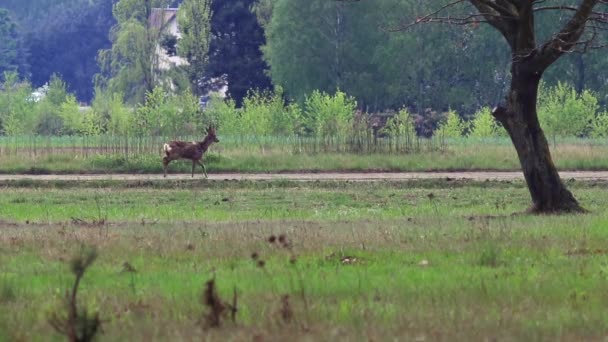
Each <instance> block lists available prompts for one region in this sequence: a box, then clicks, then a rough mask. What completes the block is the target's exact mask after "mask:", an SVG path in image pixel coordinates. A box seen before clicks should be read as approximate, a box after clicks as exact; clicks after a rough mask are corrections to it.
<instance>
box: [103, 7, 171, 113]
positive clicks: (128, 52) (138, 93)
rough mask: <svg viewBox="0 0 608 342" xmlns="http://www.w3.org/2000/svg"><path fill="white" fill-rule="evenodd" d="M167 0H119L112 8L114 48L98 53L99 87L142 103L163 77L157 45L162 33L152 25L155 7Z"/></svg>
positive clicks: (166, 82) (129, 101)
mask: <svg viewBox="0 0 608 342" xmlns="http://www.w3.org/2000/svg"><path fill="white" fill-rule="evenodd" d="M164 4H165V1H164V0H120V1H119V2H118V3H116V5H115V6H114V9H113V15H114V17H115V18H116V21H117V23H116V25H115V26H113V27H112V30H111V31H110V32H111V34H110V40H111V42H112V47H111V48H110V49H106V50H101V51H100V52H99V57H98V59H99V63H100V67H101V73H100V74H98V75H97V76H96V86H97V87H101V88H107V89H108V91H109V92H111V93H121V94H124V96H125V100H127V102H128V103H130V104H138V103H142V102H144V100H145V97H146V94H147V93H148V92H151V91H152V90H153V89H154V87H155V86H157V85H160V84H165V85H166V86H168V87H170V83H171V82H170V81H167V80H162V78H161V75H160V73H161V72H160V70H159V69H158V58H157V55H156V48H157V45H158V44H159V42H160V39H161V32H159V30H158V29H156V28H154V27H152V25H151V24H150V20H149V19H148V18H150V15H151V13H152V8H155V7H160V8H164V7H165V6H164ZM163 81H164V82H163Z"/></svg>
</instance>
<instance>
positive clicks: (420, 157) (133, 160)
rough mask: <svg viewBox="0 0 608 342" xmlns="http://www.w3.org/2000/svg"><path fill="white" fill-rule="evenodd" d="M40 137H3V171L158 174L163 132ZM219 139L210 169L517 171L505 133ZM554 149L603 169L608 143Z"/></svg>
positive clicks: (571, 163)
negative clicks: (367, 140)
mask: <svg viewBox="0 0 608 342" xmlns="http://www.w3.org/2000/svg"><path fill="white" fill-rule="evenodd" d="M15 139H16V138H15ZM32 139H34V138H32ZM40 139H41V140H40V141H37V142H36V143H28V140H23V141H21V140H18V141H16V142H15V141H11V138H5V139H0V173H31V174H40V173H118V172H120V173H161V172H162V164H161V151H160V149H161V148H160V146H161V145H162V142H163V141H164V140H162V138H149V139H147V140H145V141H144V142H142V143H141V144H140V145H137V144H136V143H137V141H132V142H130V143H129V144H127V145H125V146H128V148H126V149H125V148H124V147H123V146H121V145H120V143H121V140H120V139H119V140H116V141H112V143H115V144H116V145H108V144H110V143H109V142H107V141H104V140H103V139H102V138H99V137H98V138H95V139H94V138H91V140H90V141H89V140H86V141H84V140H82V141H81V140H79V139H83V138H70V137H63V138H59V137H55V138H47V140H44V138H40ZM70 139H72V140H70ZM222 139H223V140H222V141H221V142H220V143H219V144H217V145H213V146H212V148H211V150H210V152H209V155H208V156H207V157H206V164H207V166H208V169H209V171H210V172H212V173H213V172H290V171H310V172H322V171H379V170H382V171H428V170H437V171H440V170H441V171H462V170H519V169H520V165H519V161H518V158H517V155H516V153H515V150H514V148H513V147H512V146H511V143H510V141H509V140H508V139H505V138H496V139H473V138H467V139H455V140H449V141H446V142H444V143H443V144H442V143H440V142H438V141H436V140H428V141H425V140H423V141H422V142H421V143H420V148H417V149H413V150H411V151H409V152H407V153H406V152H403V151H401V152H395V151H394V150H393V151H392V152H390V150H389V149H387V147H386V146H385V145H382V144H386V142H383V143H381V145H379V147H378V150H377V151H375V150H373V149H372V150H370V151H369V153H360V154H354V153H345V152H335V151H332V150H330V151H324V150H322V149H321V150H318V152H316V153H314V152H311V151H314V149H306V150H303V151H302V150H300V149H299V148H298V146H297V144H296V143H295V142H293V141H291V140H280V139H270V138H268V139H266V140H268V141H265V142H266V144H262V145H259V144H248V141H239V140H234V139H228V138H227V139H224V138H222ZM3 144H4V145H3ZM20 144H21V145H20ZM338 149H339V148H338ZM552 154H553V157H554V161H555V164H556V166H557V167H558V168H559V169H561V170H608V144H607V143H606V141H604V140H600V139H597V140H588V139H561V140H559V141H557V143H556V145H555V146H553V145H552ZM190 167H191V164H190V162H188V161H178V162H173V163H172V164H171V165H170V167H169V171H170V172H190Z"/></svg>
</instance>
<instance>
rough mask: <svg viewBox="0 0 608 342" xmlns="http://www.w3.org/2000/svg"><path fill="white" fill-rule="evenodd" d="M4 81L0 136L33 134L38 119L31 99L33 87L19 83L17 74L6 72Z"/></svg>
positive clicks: (0, 86)
mask: <svg viewBox="0 0 608 342" xmlns="http://www.w3.org/2000/svg"><path fill="white" fill-rule="evenodd" d="M4 79H5V81H4V83H2V84H0V89H1V90H2V91H1V92H0V134H6V135H20V134H29V133H32V132H33V130H34V127H35V125H36V123H35V121H36V118H35V115H34V114H35V113H34V110H33V109H34V102H33V101H32V100H31V99H30V94H31V93H32V87H31V85H30V84H29V83H28V82H25V81H19V76H18V75H17V73H15V72H5V73H4Z"/></svg>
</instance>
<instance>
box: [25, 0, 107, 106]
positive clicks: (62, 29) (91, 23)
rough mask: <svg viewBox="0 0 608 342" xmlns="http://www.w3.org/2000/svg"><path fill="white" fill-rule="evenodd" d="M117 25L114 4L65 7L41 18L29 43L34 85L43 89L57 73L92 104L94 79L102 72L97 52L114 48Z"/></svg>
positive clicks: (78, 96) (31, 33)
mask: <svg viewBox="0 0 608 342" xmlns="http://www.w3.org/2000/svg"><path fill="white" fill-rule="evenodd" d="M113 24H114V19H113V17H112V1H96V2H94V3H93V4H92V5H89V4H88V2H82V3H79V4H77V5H74V6H72V7H67V8H66V7H63V6H62V7H60V8H55V9H54V10H53V11H52V12H51V13H50V14H49V15H48V16H45V17H44V19H43V18H40V22H39V25H38V26H37V27H36V28H35V30H32V31H30V32H29V34H28V40H27V45H28V48H29V51H30V59H29V61H30V64H31V68H32V83H33V85H34V86H41V85H43V84H44V83H46V82H47V81H48V80H49V78H50V77H51V75H52V74H53V73H57V74H59V75H61V77H62V79H64V80H65V82H66V83H67V84H68V87H69V90H70V91H71V92H74V93H75V94H76V97H77V98H78V99H79V100H80V101H86V102H88V101H90V100H91V98H92V96H93V76H94V75H95V74H96V73H98V72H99V67H98V65H97V61H96V57H97V51H98V50H99V49H103V48H108V47H109V46H110V41H109V39H108V32H109V30H110V27H111V26H112V25H113Z"/></svg>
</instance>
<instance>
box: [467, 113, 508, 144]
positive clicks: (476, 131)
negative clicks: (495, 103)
mask: <svg viewBox="0 0 608 342" xmlns="http://www.w3.org/2000/svg"><path fill="white" fill-rule="evenodd" d="M504 133H505V131H504V129H503V128H502V127H500V126H499V125H498V123H497V122H496V120H495V119H494V117H493V116H492V111H491V110H490V108H488V107H484V108H482V109H480V110H479V111H477V113H475V116H474V117H473V120H472V121H471V131H470V133H469V136H471V137H475V138H490V137H496V136H500V135H502V134H504Z"/></svg>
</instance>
